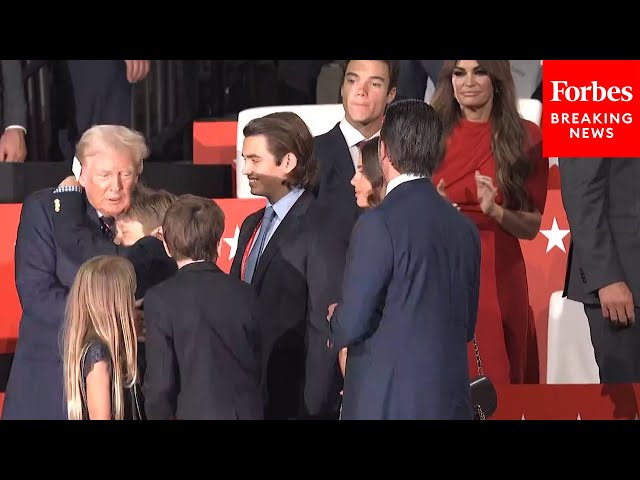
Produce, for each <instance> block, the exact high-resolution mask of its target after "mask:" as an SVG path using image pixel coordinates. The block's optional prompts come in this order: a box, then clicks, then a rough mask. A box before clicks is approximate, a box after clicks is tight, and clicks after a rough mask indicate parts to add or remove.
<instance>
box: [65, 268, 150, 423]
mask: <svg viewBox="0 0 640 480" xmlns="http://www.w3.org/2000/svg"><path fill="white" fill-rule="evenodd" d="M135 291H136V276H135V271H134V269H133V266H132V264H131V263H130V262H129V261H128V260H127V259H125V258H122V257H117V256H113V255H103V256H98V257H95V258H92V259H91V260H88V261H87V262H85V263H84V264H83V265H82V266H81V267H80V269H79V270H78V273H77V275H76V278H75V280H74V283H73V285H72V287H71V291H70V292H69V297H68V299H67V305H66V312H65V322H64V327H63V331H62V335H63V337H62V340H63V359H64V391H65V399H66V405H67V413H68V417H69V419H70V420H88V419H89V420H110V419H114V420H122V419H140V418H141V417H142V412H141V408H140V405H141V400H140V399H139V398H138V397H139V395H140V394H139V392H138V385H137V383H138V372H137V367H136V356H137V349H136V345H137V339H136V331H135V327H134V293H135Z"/></svg>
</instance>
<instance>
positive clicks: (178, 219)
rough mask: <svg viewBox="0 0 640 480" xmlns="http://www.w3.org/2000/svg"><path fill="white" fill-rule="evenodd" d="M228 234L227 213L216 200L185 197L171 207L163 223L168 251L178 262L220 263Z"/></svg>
mask: <svg viewBox="0 0 640 480" xmlns="http://www.w3.org/2000/svg"><path fill="white" fill-rule="evenodd" d="M223 232H224V212H223V211H222V209H221V208H220V207H219V206H218V204H216V203H215V202H214V201H213V200H210V199H208V198H204V197H198V196H195V195H189V194H187V195H181V196H180V197H178V199H177V200H176V201H175V202H174V203H173V205H171V206H170V207H169V209H168V210H167V213H166V214H165V216H164V222H163V223H162V234H163V237H164V241H165V243H166V244H167V250H168V251H169V255H171V256H172V257H173V258H174V259H175V260H176V261H180V260H186V259H191V260H207V261H210V262H215V261H216V260H217V259H218V243H220V239H221V238H222V234H223Z"/></svg>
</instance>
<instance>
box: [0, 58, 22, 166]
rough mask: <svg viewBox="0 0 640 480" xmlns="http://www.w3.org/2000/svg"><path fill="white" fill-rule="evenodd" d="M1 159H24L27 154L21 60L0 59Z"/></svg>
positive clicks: (18, 160)
mask: <svg viewBox="0 0 640 480" xmlns="http://www.w3.org/2000/svg"><path fill="white" fill-rule="evenodd" d="M0 62H1V64H2V76H0V94H1V96H2V98H1V101H2V108H1V109H0V126H1V127H2V130H0V132H1V133H0V162H24V159H25V158H26V157H27V144H26V142H25V138H24V137H25V134H26V133H27V100H26V97H25V94H24V80H23V79H22V63H21V60H0Z"/></svg>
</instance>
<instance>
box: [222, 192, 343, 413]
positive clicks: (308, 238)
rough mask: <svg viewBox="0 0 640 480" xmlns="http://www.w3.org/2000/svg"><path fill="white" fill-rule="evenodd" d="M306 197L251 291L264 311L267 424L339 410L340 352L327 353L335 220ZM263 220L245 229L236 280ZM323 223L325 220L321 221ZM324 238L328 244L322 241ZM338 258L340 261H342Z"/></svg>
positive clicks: (264, 259) (252, 220)
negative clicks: (270, 419)
mask: <svg viewBox="0 0 640 480" xmlns="http://www.w3.org/2000/svg"><path fill="white" fill-rule="evenodd" d="M320 205H321V204H320V203H319V202H317V200H315V198H314V196H313V194H311V193H310V192H305V193H304V194H303V195H302V196H301V197H300V198H299V199H298V201H297V202H296V203H295V204H294V206H293V207H292V208H291V210H289V213H287V216H286V217H285V218H284V219H283V221H282V222H281V223H280V225H279V226H278V229H277V230H276V231H275V233H274V234H273V236H272V237H271V239H270V240H269V243H268V244H267V246H266V248H265V250H264V252H263V254H262V256H261V258H260V262H259V263H258V265H257V267H256V271H255V273H254V277H253V282H252V285H253V287H254V288H255V290H256V293H257V295H258V299H259V305H260V310H261V317H262V319H261V337H262V346H263V355H262V358H263V361H262V365H263V366H264V371H263V394H264V395H265V398H266V401H265V417H266V418H273V419H286V418H308V417H320V418H322V417H329V418H331V416H332V415H334V414H335V413H336V412H337V410H338V408H339V395H338V392H339V385H337V384H336V382H339V378H338V377H337V374H339V370H338V367H337V351H327V350H328V349H327V348H326V341H327V338H328V333H329V332H328V325H327V321H326V315H327V308H328V305H329V303H330V298H331V295H332V292H331V289H330V288H329V287H327V285H330V282H332V281H335V279H334V278H333V277H332V276H331V275H332V274H333V275H335V273H334V272H335V271H336V270H335V267H333V266H332V265H333V263H332V262H327V261H326V259H327V258H334V257H331V255H332V253H331V252H329V251H328V248H329V245H330V244H329V243H328V242H327V243H325V242H324V241H323V240H322V239H321V238H324V237H331V234H330V233H329V232H330V231H332V229H334V228H338V227H336V226H334V225H333V224H332V223H331V222H328V221H325V220H328V219H329V218H331V216H330V213H328V212H327V211H326V210H324V209H323V208H322V207H321V206H320ZM263 214H264V209H261V210H259V211H257V212H255V213H253V214H251V215H249V216H248V217H247V218H246V219H245V220H244V222H243V223H242V227H241V229H240V235H239V238H238V248H237V253H236V256H235V258H234V261H233V265H232V266H231V275H232V276H234V277H236V278H240V275H241V263H242V258H243V256H244V253H245V250H246V249H247V246H248V243H249V240H250V237H251V235H252V233H253V231H254V230H255V228H256V227H257V225H258V223H259V221H260V219H261V218H262V216H263ZM322 219H324V220H322ZM322 229H324V230H325V232H326V233H325V234H324V237H321V236H320V235H318V233H317V232H318V231H319V230H322ZM338 255H339V253H338Z"/></svg>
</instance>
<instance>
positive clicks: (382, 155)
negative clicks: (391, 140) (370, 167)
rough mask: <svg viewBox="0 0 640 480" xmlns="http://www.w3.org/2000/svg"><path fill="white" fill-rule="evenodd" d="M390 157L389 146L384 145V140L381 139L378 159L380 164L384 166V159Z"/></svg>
mask: <svg viewBox="0 0 640 480" xmlns="http://www.w3.org/2000/svg"><path fill="white" fill-rule="evenodd" d="M388 156H389V155H388V152H387V144H386V143H384V142H383V141H382V139H380V141H379V142H378V159H379V160H380V163H381V164H382V161H383V160H384V158H385V157H388Z"/></svg>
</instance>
